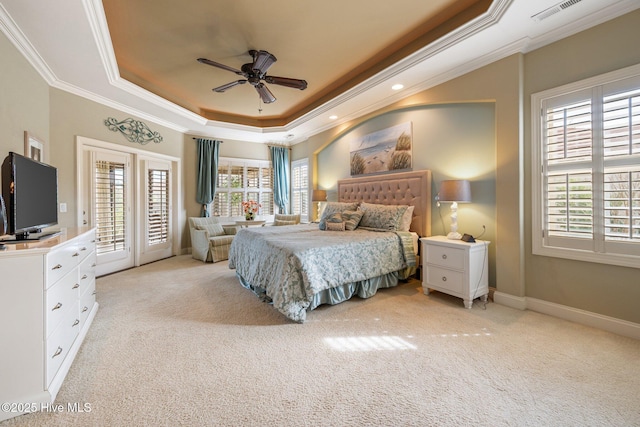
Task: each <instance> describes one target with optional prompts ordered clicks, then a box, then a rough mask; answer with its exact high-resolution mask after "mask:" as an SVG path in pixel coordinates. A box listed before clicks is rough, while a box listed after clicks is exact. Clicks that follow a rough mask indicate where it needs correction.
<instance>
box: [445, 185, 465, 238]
mask: <svg viewBox="0 0 640 427" xmlns="http://www.w3.org/2000/svg"><path fill="white" fill-rule="evenodd" d="M470 201H471V185H470V184H469V181H467V180H466V179H451V180H445V181H442V183H440V191H439V192H438V202H451V232H449V234H447V238H448V239H452V240H459V239H460V238H461V237H462V235H461V234H460V233H458V203H469V202H470Z"/></svg>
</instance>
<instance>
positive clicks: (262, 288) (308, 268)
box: [229, 224, 415, 322]
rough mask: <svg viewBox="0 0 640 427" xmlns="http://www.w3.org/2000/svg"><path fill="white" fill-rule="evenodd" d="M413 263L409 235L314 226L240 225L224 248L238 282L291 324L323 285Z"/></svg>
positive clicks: (332, 285)
mask: <svg viewBox="0 0 640 427" xmlns="http://www.w3.org/2000/svg"><path fill="white" fill-rule="evenodd" d="M414 266H415V255H414V250H413V239H412V237H411V233H408V232H393V231H387V232H380V231H369V230H364V229H355V230H353V231H346V232H339V231H321V230H319V229H318V225H317V224H308V225H290V226H278V227H249V228H242V229H240V230H239V231H238V233H237V234H236V236H235V237H234V239H233V243H232V245H231V248H230V251H229V268H232V269H235V270H236V274H237V276H238V278H239V279H240V281H241V283H242V284H243V286H245V287H248V288H250V289H252V290H253V291H254V292H256V293H257V294H259V295H260V294H262V295H263V296H264V297H265V299H266V300H268V301H272V302H273V305H274V307H275V308H276V309H277V310H278V311H280V312H281V313H282V314H284V315H285V316H287V317H288V318H290V319H291V320H294V321H296V322H304V321H305V319H306V313H307V310H310V309H313V308H315V305H314V301H318V298H317V297H318V295H319V294H321V293H323V292H324V291H326V290H327V289H331V288H340V287H342V286H345V285H348V284H353V283H357V282H361V281H367V280H368V279H372V278H376V277H379V276H384V275H387V274H389V273H393V272H398V271H402V270H403V269H406V268H407V267H414ZM396 283H397V280H396V281H395V282H394V285H395V284H396ZM373 293H375V289H374V290H373ZM373 293H370V295H372V294H373ZM347 298H348V297H347Z"/></svg>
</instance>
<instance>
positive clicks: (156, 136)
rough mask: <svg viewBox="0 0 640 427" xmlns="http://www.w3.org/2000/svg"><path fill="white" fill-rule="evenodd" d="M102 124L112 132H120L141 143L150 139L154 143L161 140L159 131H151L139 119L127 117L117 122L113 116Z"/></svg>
mask: <svg viewBox="0 0 640 427" xmlns="http://www.w3.org/2000/svg"><path fill="white" fill-rule="evenodd" d="M104 125H105V126H106V127H108V128H109V130H111V131H113V132H121V133H122V134H123V135H124V136H125V138H127V140H128V141H130V142H135V143H137V144H142V145H145V144H148V143H150V142H151V141H153V142H155V143H156V144H159V143H160V142H162V136H161V135H160V133H158V132H153V131H152V130H151V129H149V127H148V126H147V125H146V124H145V123H143V122H141V121H139V120H133V119H131V118H129V119H124V120H123V121H121V122H119V121H117V120H116V119H114V118H113V117H109V118H108V119H107V120H105V121H104Z"/></svg>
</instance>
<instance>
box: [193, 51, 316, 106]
mask: <svg viewBox="0 0 640 427" xmlns="http://www.w3.org/2000/svg"><path fill="white" fill-rule="evenodd" d="M249 55H251V57H252V58H253V62H250V63H247V64H243V65H242V67H240V69H239V70H238V69H235V68H233V67H229V66H228V65H224V64H220V63H218V62H215V61H211V60H210V59H206V58H198V62H200V63H202V64H207V65H211V66H212V67H217V68H221V69H223V70H227V71H231V72H232V73H235V74H237V75H239V76H243V77H244V79H240V80H236V81H233V82H229V83H227V84H224V85H222V86H218V87H215V88H213V91H214V92H218V93H222V92H225V91H226V90H227V89H231V88H232V87H235V86H238V85H242V84H245V83H247V82H249V83H250V84H251V85H252V86H253V87H254V88H256V91H257V92H258V95H260V99H261V100H262V102H264V103H265V104H270V103H272V102H274V101H275V100H276V97H275V96H274V95H273V93H271V91H270V90H269V88H268V87H267V86H265V85H264V83H262V81H265V82H266V83H269V84H274V85H279V86H284V87H289V88H292V89H300V90H305V89H306V88H307V82H306V80H300V79H292V78H289V77H276V76H267V70H268V69H269V67H271V66H272V65H273V64H274V63H275V62H276V61H277V60H278V59H277V58H276V57H275V56H274V55H272V54H271V53H269V52H267V51H266V50H250V51H249Z"/></svg>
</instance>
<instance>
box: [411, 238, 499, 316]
mask: <svg viewBox="0 0 640 427" xmlns="http://www.w3.org/2000/svg"><path fill="white" fill-rule="evenodd" d="M420 241H421V242H422V253H423V254H424V255H423V256H424V262H423V267H424V269H425V273H424V275H423V278H422V290H423V292H424V294H425V295H429V289H433V290H436V291H440V292H444V293H447V294H449V295H453V296H456V297H458V298H462V299H463V300H464V306H465V307H466V308H471V306H472V305H473V300H474V298H477V297H482V301H483V302H486V301H487V297H488V296H489V286H488V283H489V279H488V275H489V267H488V264H489V262H488V261H489V260H488V255H487V252H488V247H489V243H490V242H488V241H486V240H476V242H475V243H467V242H463V241H462V240H449V239H447V238H446V237H445V236H433V237H423V238H422V239H420Z"/></svg>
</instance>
